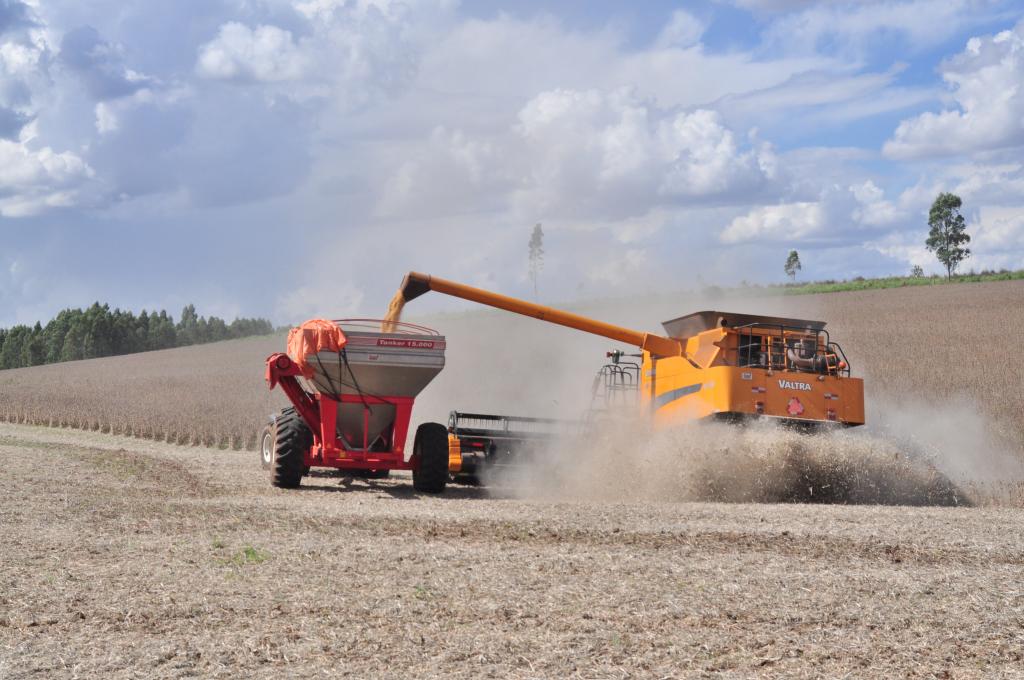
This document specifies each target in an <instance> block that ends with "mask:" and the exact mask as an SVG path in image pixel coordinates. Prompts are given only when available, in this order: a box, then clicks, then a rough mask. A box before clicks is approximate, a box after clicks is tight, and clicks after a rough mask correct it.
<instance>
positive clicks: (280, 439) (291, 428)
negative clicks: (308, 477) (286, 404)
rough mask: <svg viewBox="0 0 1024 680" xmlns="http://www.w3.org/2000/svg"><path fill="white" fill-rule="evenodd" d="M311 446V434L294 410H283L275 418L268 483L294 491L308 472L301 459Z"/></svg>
mask: <svg viewBox="0 0 1024 680" xmlns="http://www.w3.org/2000/svg"><path fill="white" fill-rule="evenodd" d="M312 445H313V433H311V432H310V431H309V427H307V426H306V423H305V422H304V421H303V420H302V418H301V417H299V414H298V413H296V412H295V410H294V409H285V410H284V411H282V412H281V415H280V416H278V418H277V424H276V427H275V436H274V455H273V459H272V461H271V464H270V483H271V484H273V485H274V486H276V487H278V488H281V489H294V488H296V487H297V486H298V485H299V482H301V481H302V475H303V474H305V473H306V472H307V471H308V468H307V467H306V464H305V462H304V460H303V458H304V457H305V455H306V452H307V451H309V447H310V446H312Z"/></svg>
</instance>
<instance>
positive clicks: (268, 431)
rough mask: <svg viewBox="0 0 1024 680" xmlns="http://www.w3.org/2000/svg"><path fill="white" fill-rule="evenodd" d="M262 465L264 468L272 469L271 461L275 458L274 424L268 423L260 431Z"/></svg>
mask: <svg viewBox="0 0 1024 680" xmlns="http://www.w3.org/2000/svg"><path fill="white" fill-rule="evenodd" d="M258 448H259V450H260V467H262V468H263V469H264V470H269V469H270V463H271V462H272V461H273V460H274V426H273V425H267V426H266V427H264V428H263V431H262V432H260V443H259V447H258Z"/></svg>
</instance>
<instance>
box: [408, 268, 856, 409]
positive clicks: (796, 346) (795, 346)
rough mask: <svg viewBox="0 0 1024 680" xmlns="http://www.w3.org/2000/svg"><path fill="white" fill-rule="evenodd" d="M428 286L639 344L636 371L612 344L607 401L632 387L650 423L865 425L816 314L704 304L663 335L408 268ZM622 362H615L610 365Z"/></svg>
mask: <svg viewBox="0 0 1024 680" xmlns="http://www.w3.org/2000/svg"><path fill="white" fill-rule="evenodd" d="M428 291H435V292H438V293H443V294H445V295H452V296H455V297H459V298H463V299H466V300H472V301H474V302H479V303H481V304H484V305H488V306H491V307H497V308H498V309H504V310H507V311H509V312H514V313H516V314H522V315H525V316H530V317H533V318H536V319H540V320H541V321H546V322H548V323H554V324H558V325H561V326H568V327H569V328H575V329H578V330H581V331H584V332H586V333H592V334H594V335H600V336H603V337H606V338H610V339H612V340H617V341H619V342H622V343H625V344H628V345H632V346H634V347H637V348H639V349H640V350H641V353H640V354H639V355H638V356H636V358H638V359H640V362H639V363H634V364H633V366H636V370H634V371H631V370H628V369H629V368H632V366H629V365H628V364H623V362H622V358H623V357H624V356H627V355H624V354H623V353H621V352H610V353H609V357H611V358H612V360H613V363H612V364H611V365H610V366H606V367H605V369H607V370H606V371H605V373H606V374H607V376H608V377H607V379H606V380H605V381H604V383H605V389H603V390H602V391H603V392H605V393H607V395H608V399H613V398H615V397H614V396H613V395H614V394H615V393H617V392H622V391H624V390H627V389H630V388H635V391H636V401H637V404H638V406H639V407H640V408H641V409H642V410H645V411H647V412H649V413H650V414H651V416H652V417H653V418H654V421H655V423H658V424H674V423H678V422H681V421H686V420H694V419H698V418H707V417H710V416H714V417H719V418H730V419H735V418H744V417H750V416H763V417H770V418H779V419H782V420H785V421H787V422H790V423H794V424H803V425H808V424H817V423H838V424H842V425H847V426H852V425H863V424H864V381H863V380H861V379H860V378H852V377H850V365H849V362H848V361H847V359H846V356H845V354H844V353H843V350H842V348H841V347H840V346H839V345H838V344H837V343H836V342H833V341H832V339H831V337H830V336H829V334H828V331H826V330H825V323H824V322H822V321H806V320H803V319H786V318H779V317H768V316H755V315H752V314H730V313H727V312H713V311H704V312H696V313H694V314H689V315H687V316H682V317H679V318H678V319H672V320H671V321H666V322H664V323H663V324H662V325H663V327H664V328H665V332H666V335H656V334H653V333H645V332H643V331H636V330H631V329H628V328H622V327H619V326H613V325H611V324H608V323H604V322H601V321H596V320H594V319H589V318H587V317H584V316H580V315H578V314H572V313H569V312H564V311H561V310H557V309H552V308H550V307H545V306H543V305H538V304H533V303H531V302H526V301H524V300H518V299H516V298H511V297H507V296H504V295H498V294H497V293H491V292H489V291H485V290H481V289H479V288H473V287H471V286H466V285H463V284H460V283H455V282H453V281H446V280H444V279H440V278H437V277H434V276H428V275H426V274H419V273H417V272H410V273H409V274H408V275H407V276H406V277H405V280H404V282H403V284H402V295H403V297H404V298H405V300H406V301H409V300H412V299H414V298H416V297H419V296H420V295H423V294H424V293H426V292H428ZM615 366H618V367H620V369H619V370H616V369H615V368H614V367H615Z"/></svg>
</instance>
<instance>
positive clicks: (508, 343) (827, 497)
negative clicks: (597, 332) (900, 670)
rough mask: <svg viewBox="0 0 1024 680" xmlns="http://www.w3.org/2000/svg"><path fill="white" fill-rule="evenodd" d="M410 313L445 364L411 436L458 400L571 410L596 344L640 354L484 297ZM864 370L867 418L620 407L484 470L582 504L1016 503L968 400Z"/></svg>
mask: <svg viewBox="0 0 1024 680" xmlns="http://www.w3.org/2000/svg"><path fill="white" fill-rule="evenodd" d="M565 308H568V309H570V310H571V311H574V312H576V313H580V314H584V315H586V316H591V317H593V318H596V319H599V320H602V321H607V322H609V323H615V324H619V325H623V326H626V327H629V328H636V329H638V330H648V331H655V332H662V329H661V327H660V322H661V321H663V320H666V319H672V318H675V317H678V316H682V315H684V314H688V313H691V312H694V311H699V310H702V309H716V308H717V309H724V310H727V311H731V312H733V313H736V312H746V313H755V314H758V313H760V314H774V315H783V316H794V317H798V318H820V319H823V320H826V321H827V320H828V316H827V310H825V313H822V310H819V309H815V308H814V304H813V303H811V304H808V301H807V300H797V301H796V302H795V303H794V301H793V299H792V298H764V297H757V298H750V299H744V298H740V297H730V298H728V299H707V298H704V299H702V298H699V297H694V296H690V297H687V298H686V299H685V300H684V301H682V302H680V301H678V300H673V299H671V298H669V297H667V296H666V297H661V298H648V299H646V300H645V301H644V302H642V303H641V302H638V300H637V299H624V300H610V301H604V302H600V303H581V304H578V305H571V306H566V307H565ZM417 322H418V323H423V324H424V325H427V326H430V327H433V328H436V329H438V330H439V331H440V332H441V333H442V334H443V335H445V336H446V338H447V341H448V350H447V354H446V362H447V365H446V368H445V370H444V371H442V372H441V374H440V375H439V376H438V377H437V378H436V379H435V381H434V382H433V383H432V384H431V385H430V386H428V388H427V389H426V390H425V392H424V393H423V394H422V395H421V396H420V397H419V398H418V399H417V403H416V407H415V410H414V423H413V428H412V429H411V430H410V436H411V433H412V432H414V431H415V426H416V424H418V423H419V422H424V421H436V422H441V423H446V422H447V419H448V412H449V411H450V410H453V409H455V410H461V411H471V412H478V413H496V414H504V415H516V416H541V417H555V418H567V419H580V418H581V417H582V416H583V415H584V414H585V413H586V412H587V410H588V408H589V407H590V405H591V404H590V398H591V384H592V381H593V377H594V374H595V373H596V371H597V370H598V369H599V368H600V366H601V365H603V364H604V363H606V359H605V352H607V351H608V350H612V349H622V350H626V351H627V352H634V351H637V350H636V349H635V348H631V347H625V346H622V345H621V343H616V342H614V341H612V340H608V339H606V338H601V337H597V336H593V335H589V334H586V333H581V332H579V331H575V330H572V329H567V328H562V327H559V326H555V325H552V324H547V323H543V322H541V321H537V320H535V319H530V318H525V317H520V316H517V315H513V314H509V313H505V312H502V311H497V310H489V309H487V308H481V307H468V308H467V311H466V312H462V313H456V314H444V315H435V316H432V317H428V318H420V319H418V320H417ZM834 338H836V339H841V334H836V335H834ZM847 351H850V348H847ZM860 365H861V366H864V365H865V364H864V363H861V364H860ZM866 377H867V380H868V383H867V392H868V394H867V397H866V399H867V402H868V407H869V414H868V420H869V425H868V426H865V427H862V428H856V429H850V430H843V429H829V430H826V431H821V432H818V433H816V434H806V433H802V432H798V431H795V430H793V429H791V428H787V427H783V426H780V425H778V424H776V423H774V422H771V421H760V422H755V423H750V424H748V425H745V426H736V425H731V424H725V423H716V422H703V423H691V424H687V425H681V426H679V427H676V428H671V429H668V430H661V431H652V430H650V429H649V428H648V427H647V425H646V423H645V422H643V421H642V420H641V421H636V420H631V419H630V414H628V413H620V414H617V415H618V416H619V417H617V418H615V419H614V420H610V421H607V422H605V423H604V424H603V425H599V426H597V427H590V428H587V432H585V433H581V434H580V435H579V436H576V437H572V438H569V439H563V440H560V441H556V442H553V443H551V444H550V445H549V446H547V447H546V448H545V449H544V450H543V451H540V452H538V455H536V456H533V457H532V458H531V460H532V462H530V463H529V464H526V465H523V466H518V467H514V468H506V469H504V470H503V471H501V472H500V473H498V472H492V473H490V475H489V477H488V478H487V479H485V480H484V481H485V482H486V483H487V484H488V486H489V487H492V488H494V489H495V493H505V494H510V495H514V496H517V497H542V498H557V499H578V500H588V501H589V500H598V501H604V500H607V501H651V500H653V501H722V502H810V503H867V504H901V505H970V504H978V503H983V504H993V503H995V504H1002V503H1014V504H1019V503H1021V502H1024V496H1022V491H1021V490H1022V489H1024V482H1022V481H1021V480H1024V465H1022V462H1021V459H1020V457H1019V455H1017V454H1015V453H1014V452H1013V450H1012V448H1009V447H1006V446H1005V445H1003V444H1001V443H1000V442H998V441H995V440H994V438H993V437H992V436H991V434H990V433H991V431H992V428H991V426H990V424H989V423H987V421H986V418H985V417H984V415H983V414H980V413H977V412H974V411H972V410H971V409H970V408H968V407H967V406H966V405H945V406H944V407H943V408H941V409H937V408H936V407H935V406H932V405H926V404H917V403H916V402H915V401H914V400H913V399H912V395H888V396H886V395H876V394H872V393H871V386H870V376H866ZM410 444H411V441H410Z"/></svg>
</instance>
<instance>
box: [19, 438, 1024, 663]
mask: <svg viewBox="0 0 1024 680" xmlns="http://www.w3.org/2000/svg"><path fill="white" fill-rule="evenodd" d="M0 459H2V460H3V461H4V465H3V466H2V468H0V497H2V499H3V500H2V501H0V542H2V544H3V546H4V552H3V569H2V571H0V676H2V677H4V678H9V679H11V680H20V679H22V678H35V677H54V678H62V677H67V678H72V677H106V678H129V677H154V678H177V677H196V676H202V677H223V678H235V677H263V678H277V677H314V676H317V677H319V676H323V675H326V676H344V677H410V676H421V677H455V678H476V677H513V678H515V677H519V678H535V677H580V678H612V677H690V676H694V677H696V676H704V675H707V674H709V673H716V672H718V673H724V674H725V675H726V676H733V677H749V676H752V675H758V674H767V675H787V676H789V677H837V676H842V675H847V674H850V675H853V676H857V677H878V676H880V675H886V676H908V677H958V678H969V677H979V678H980V677H995V676H1000V677H1011V676H1015V675H1019V673H1020V669H1021V668H1022V667H1024V656H1022V654H1024V633H1022V631H1024V590H1022V589H1021V584H1020V579H1019V575H1020V573H1021V569H1022V567H1024V542H1022V538H1021V533H1020V531H1019V527H1020V523H1021V521H1022V520H1024V511H1022V510H1020V509H1012V508H1009V509H1007V508H1002V509H999V508H928V507H924V508H901V507H879V506H860V507H851V506H808V505H792V504H783V505H762V504H713V503H564V502H558V501H552V500H517V499H514V498H508V497H505V496H503V495H502V493H501V491H500V490H497V491H496V492H493V493H487V492H485V491H483V490H480V489H475V488H464V487H463V488H456V489H454V491H453V493H450V494H448V495H446V496H442V497H426V496H420V495H417V494H415V493H414V492H413V491H412V489H411V485H410V483H409V479H407V478H405V477H404V476H399V477H398V478H396V479H392V480H384V481H364V480H347V479H343V478H340V477H338V476H336V475H333V474H331V475H323V476H319V475H318V476H314V477H312V478H310V479H308V480H306V483H305V485H304V487H303V488H302V489H301V490H298V491H281V490H276V489H273V488H271V487H270V486H269V485H268V484H267V482H266V478H265V475H264V474H263V471H262V470H261V469H260V467H259V465H258V463H257V461H256V456H255V454H253V453H251V452H238V451H231V450H228V451H224V450H216V449H214V450H211V449H207V448H203V447H181V446H172V445H169V444H166V443H162V442H152V441H144V440H139V439H131V438H124V437H118V436H111V435H105V434H101V433H96V432H75V431H70V430H56V429H52V428H42V427H31V426H24V425H12V424H0Z"/></svg>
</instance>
